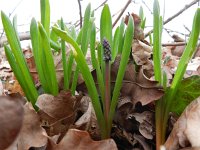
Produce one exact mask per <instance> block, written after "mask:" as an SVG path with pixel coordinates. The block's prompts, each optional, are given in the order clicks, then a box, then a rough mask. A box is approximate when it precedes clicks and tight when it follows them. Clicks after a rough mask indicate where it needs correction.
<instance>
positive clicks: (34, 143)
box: [17, 103, 47, 150]
mask: <svg viewBox="0 0 200 150" xmlns="http://www.w3.org/2000/svg"><path fill="white" fill-rule="evenodd" d="M24 112H25V115H24V121H23V126H22V129H21V131H20V134H19V136H18V138H17V148H18V149H20V150H28V149H29V148H30V147H42V146H45V145H46V144H47V134H46V132H45V130H44V129H43V128H42V127H41V122H40V117H39V116H38V115H37V113H36V111H35V110H34V108H33V106H32V105H31V103H26V104H25V105H24Z"/></svg>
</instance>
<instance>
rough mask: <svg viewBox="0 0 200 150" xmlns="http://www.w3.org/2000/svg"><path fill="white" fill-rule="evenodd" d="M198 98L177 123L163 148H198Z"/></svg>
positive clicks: (172, 149) (199, 131) (199, 134)
mask: <svg viewBox="0 0 200 150" xmlns="http://www.w3.org/2000/svg"><path fill="white" fill-rule="evenodd" d="M199 127H200V97H199V98H197V99H196V100H194V101H193V102H191V103H190V104H189V105H188V106H187V107H186V109H185V110H184V112H183V113H182V114H181V116H180V118H179V119H178V121H177V122H176V123H175V125H174V128H173V130H172V132H171V134H170V136H169V137H168V139H167V141H166V143H165V147H166V148H167V149H169V150H174V149H177V148H179V145H180V146H181V147H186V146H188V145H189V144H191V146H192V147H200V142H199V141H200V129H199Z"/></svg>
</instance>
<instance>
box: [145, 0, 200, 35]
mask: <svg viewBox="0 0 200 150" xmlns="http://www.w3.org/2000/svg"><path fill="white" fill-rule="evenodd" d="M197 2H199V0H194V1H192V2H191V3H189V4H187V5H185V6H184V7H183V8H182V9H181V10H179V11H178V12H177V13H176V14H174V15H173V16H171V17H169V18H168V19H167V20H165V21H164V22H163V25H165V24H167V23H168V22H170V21H172V20H173V19H174V18H176V17H177V16H179V15H180V14H181V13H183V12H184V11H185V10H187V9H188V8H190V7H191V6H192V5H194V4H196V3H197ZM152 32H153V29H152V30H150V31H149V32H148V33H147V34H145V37H147V36H149V34H151V33H152Z"/></svg>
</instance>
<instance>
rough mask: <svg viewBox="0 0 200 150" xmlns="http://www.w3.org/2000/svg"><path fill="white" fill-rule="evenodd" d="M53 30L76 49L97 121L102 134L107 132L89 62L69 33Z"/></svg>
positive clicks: (77, 59) (74, 52) (75, 56)
mask: <svg viewBox="0 0 200 150" xmlns="http://www.w3.org/2000/svg"><path fill="white" fill-rule="evenodd" d="M53 30H54V31H55V32H56V34H57V35H58V36H60V37H61V38H62V39H63V40H65V41H66V42H68V43H70V44H71V45H72V46H73V47H74V50H73V54H74V58H75V60H76V63H77V64H78V65H79V68H80V71H81V73H82V75H83V78H84V80H85V83H86V86H87V88H88V92H89V95H90V97H91V101H92V104H93V107H94V110H95V114H96V116H97V121H98V124H99V127H100V128H101V132H105V131H106V130H105V119H104V116H103V112H102V109H101V104H100V101H99V97H98V92H97V89H96V86H95V83H94V80H93V77H92V74H91V72H90V69H89V67H88V65H87V62H86V60H85V57H84V55H83V52H82V51H81V49H80V47H79V46H78V44H77V42H75V41H74V39H73V38H72V37H71V36H70V35H69V34H68V33H67V32H64V31H61V30H60V29H58V28H55V27H53ZM105 134H106V133H105Z"/></svg>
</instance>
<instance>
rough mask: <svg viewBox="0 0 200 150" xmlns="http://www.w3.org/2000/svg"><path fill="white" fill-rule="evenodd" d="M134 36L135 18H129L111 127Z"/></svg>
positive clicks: (112, 110) (114, 97) (116, 85)
mask: <svg viewBox="0 0 200 150" xmlns="http://www.w3.org/2000/svg"><path fill="white" fill-rule="evenodd" d="M133 35H134V23H133V18H132V17H129V21H128V26H127V29H126V33H125V39H124V46H123V51H122V56H121V62H120V65H119V70H118V73H117V78H116V83H115V86H114V90H113V96H112V101H111V106H110V113H109V127H111V123H112V119H113V116H114V114H115V108H116V106H117V102H118V97H119V94H120V89H121V87H122V80H123V78H124V74H125V70H126V66H127V63H128V60H129V55H130V52H131V46H132V40H133Z"/></svg>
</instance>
